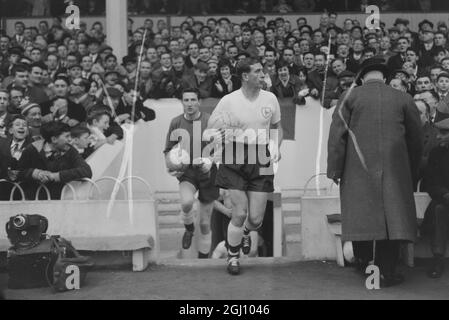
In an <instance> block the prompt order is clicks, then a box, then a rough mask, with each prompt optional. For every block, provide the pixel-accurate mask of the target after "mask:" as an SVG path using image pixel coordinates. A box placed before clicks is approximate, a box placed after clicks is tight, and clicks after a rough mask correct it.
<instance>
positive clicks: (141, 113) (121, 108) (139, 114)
mask: <svg viewBox="0 0 449 320" xmlns="http://www.w3.org/2000/svg"><path fill="white" fill-rule="evenodd" d="M132 107H133V106H132V105H129V104H127V103H126V101H125V100H124V99H123V98H122V99H120V103H119V105H118V106H117V109H116V110H115V112H116V113H117V115H118V116H119V115H121V114H129V115H131V114H132ZM154 119H156V113H155V112H154V110H153V109H150V108H146V107H145V106H144V105H143V101H142V100H140V99H137V100H136V106H135V110H134V119H131V121H133V122H137V121H139V120H143V121H145V122H148V121H153V120H154Z"/></svg>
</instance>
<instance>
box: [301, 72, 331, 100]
mask: <svg viewBox="0 0 449 320" xmlns="http://www.w3.org/2000/svg"><path fill="white" fill-rule="evenodd" d="M323 83H324V72H318V71H317V70H314V71H312V72H309V74H308V76H307V87H308V88H309V89H310V90H311V91H312V90H313V89H317V90H318V94H319V96H318V99H319V100H320V101H321V99H322V96H323ZM337 87H338V79H337V78H336V77H335V76H333V75H332V73H331V72H329V73H328V76H327V82H326V92H325V97H324V99H326V98H327V96H328V95H329V94H331V93H332V92H333V91H334V90H335V89H336V88H337Z"/></svg>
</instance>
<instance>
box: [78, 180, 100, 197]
mask: <svg viewBox="0 0 449 320" xmlns="http://www.w3.org/2000/svg"><path fill="white" fill-rule="evenodd" d="M80 181H84V182H89V183H90V189H89V193H88V194H87V200H89V198H90V196H91V192H92V188H93V187H95V189H97V191H98V194H101V190H100V187H99V186H98V185H97V184H96V183H95V181H93V180H92V179H89V178H83V179H81V180H80Z"/></svg>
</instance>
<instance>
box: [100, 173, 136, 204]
mask: <svg viewBox="0 0 449 320" xmlns="http://www.w3.org/2000/svg"><path fill="white" fill-rule="evenodd" d="M103 180H112V181H114V182H115V183H118V184H119V185H120V187H121V188H122V189H123V193H124V195H125V198H126V199H128V192H127V191H126V188H125V187H124V186H123V184H122V182H121V181H120V180H119V179H117V178H114V177H110V176H106V177H102V178H99V179H97V180H95V183H98V182H99V181H103Z"/></svg>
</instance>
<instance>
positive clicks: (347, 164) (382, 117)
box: [327, 57, 422, 286]
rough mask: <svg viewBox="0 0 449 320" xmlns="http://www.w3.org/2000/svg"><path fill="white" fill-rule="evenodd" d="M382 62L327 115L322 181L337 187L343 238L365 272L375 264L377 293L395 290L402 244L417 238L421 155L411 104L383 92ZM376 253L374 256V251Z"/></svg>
mask: <svg viewBox="0 0 449 320" xmlns="http://www.w3.org/2000/svg"><path fill="white" fill-rule="evenodd" d="M387 73H388V69H387V67H386V66H385V64H384V63H383V59H380V58H377V57H375V58H371V59H368V60H366V61H364V63H363V64H362V66H361V71H360V74H359V76H358V79H359V80H362V82H363V85H361V86H359V87H356V88H354V89H353V90H351V91H348V92H345V93H344V94H343V95H342V97H341V98H340V101H339V103H338V105H337V108H336V110H335V112H334V115H333V120H332V124H331V128H330V134H329V141H328V168H327V174H328V177H329V178H330V179H332V180H334V181H335V182H336V183H340V185H341V187H340V196H341V214H342V237H343V240H344V241H353V247H354V254H355V255H356V258H359V259H361V260H362V261H363V262H364V264H365V265H367V264H368V262H369V261H371V260H372V259H373V255H374V256H375V257H374V262H375V264H376V265H377V266H379V268H380V273H381V285H382V286H390V285H395V284H399V283H401V282H402V281H403V277H402V276H401V275H399V274H396V271H395V267H396V265H397V262H398V258H399V248H400V242H401V241H414V240H415V237H416V208H415V202H414V197H413V182H414V179H415V178H416V175H417V172H418V168H419V162H420V157H421V152H422V129H421V122H420V117H419V112H418V109H417V107H416V105H415V103H414V101H413V99H412V97H411V96H410V95H408V94H406V93H403V92H400V91H398V90H394V89H392V88H390V87H389V86H387V85H386V84H385V78H386V77H387ZM374 245H375V248H376V249H375V250H374V249H373V246H374Z"/></svg>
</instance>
